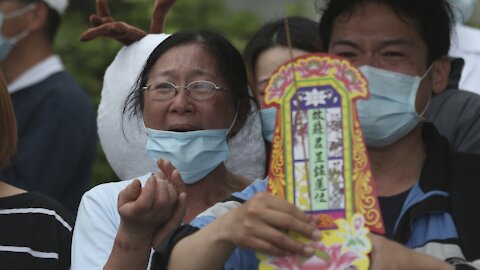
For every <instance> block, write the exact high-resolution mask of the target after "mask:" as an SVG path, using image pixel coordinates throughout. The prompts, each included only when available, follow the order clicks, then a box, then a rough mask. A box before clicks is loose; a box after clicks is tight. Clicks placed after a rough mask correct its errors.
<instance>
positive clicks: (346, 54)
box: [335, 51, 357, 59]
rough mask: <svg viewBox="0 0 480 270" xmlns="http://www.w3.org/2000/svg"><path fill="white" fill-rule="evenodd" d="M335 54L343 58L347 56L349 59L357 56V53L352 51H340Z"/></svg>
mask: <svg viewBox="0 0 480 270" xmlns="http://www.w3.org/2000/svg"><path fill="white" fill-rule="evenodd" d="M335 55H337V56H340V57H343V58H347V59H352V58H355V57H357V54H356V53H354V52H352V51H339V52H336V53H335Z"/></svg>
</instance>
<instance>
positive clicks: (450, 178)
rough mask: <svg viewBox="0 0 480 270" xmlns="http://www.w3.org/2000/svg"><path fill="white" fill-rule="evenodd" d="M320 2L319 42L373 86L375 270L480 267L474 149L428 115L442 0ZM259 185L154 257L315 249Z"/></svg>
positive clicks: (443, 33) (247, 261)
mask: <svg viewBox="0 0 480 270" xmlns="http://www.w3.org/2000/svg"><path fill="white" fill-rule="evenodd" d="M326 2H327V4H326V6H325V9H324V12H323V14H322V17H321V19H320V27H319V34H320V38H321V40H322V42H323V45H324V48H326V49H327V50H328V52H329V53H330V54H333V55H336V56H339V57H343V58H346V59H348V60H350V61H351V62H352V63H353V64H354V65H356V66H357V67H359V69H360V70H361V71H362V72H363V73H364V75H365V77H366V79H367V81H368V87H369V90H370V97H369V99H368V100H362V101H358V103H357V112H358V115H359V118H360V122H361V126H362V131H363V135H364V138H365V143H366V144H367V148H368V154H369V159H370V163H371V170H372V174H373V178H374V179H375V184H376V190H377V195H378V196H379V202H380V207H381V212H382V215H383V220H384V225H385V228H386V234H385V235H384V236H376V235H371V236H370V237H371V240H372V244H373V250H372V253H371V269H479V267H480V249H479V248H478V243H479V242H480V233H479V231H478V228H479V227H480V212H479V211H477V210H475V209H474V206H476V205H479V204H480V201H479V197H478V191H479V190H480V181H478V179H479V178H480V169H479V168H478V166H479V164H480V156H479V155H477V154H467V153H458V152H453V151H452V150H451V146H450V145H449V143H448V140H447V139H446V138H445V137H443V136H441V135H440V134H439V132H438V131H437V129H436V128H435V126H434V125H433V124H431V123H428V122H426V121H425V117H424V112H425V111H426V110H427V108H428V107H429V104H430V103H431V99H432V95H433V94H434V93H435V94H440V93H442V91H444V90H445V88H446V86H447V84H448V78H449V71H450V61H449V58H448V51H449V46H450V30H451V27H452V25H451V19H450V18H451V9H450V6H449V2H448V0H422V1H418V0H329V1H326ZM265 185H266V184H265V183H264V182H262V183H256V184H254V185H252V186H250V188H248V189H246V190H245V191H243V192H241V193H236V194H234V196H235V197H236V198H238V199H243V200H248V202H246V203H245V204H243V205H242V206H240V207H238V208H237V209H235V210H232V211H230V212H229V213H228V214H223V215H221V216H219V215H218V216H217V215H216V213H215V212H214V210H220V209H221V205H220V206H217V208H218V209H213V210H212V209H210V210H207V211H206V212H205V213H204V214H201V215H199V217H198V218H197V219H196V220H193V221H192V222H191V223H190V225H186V226H184V227H183V228H182V229H180V230H178V231H177V232H176V233H175V234H173V235H174V238H173V237H172V239H174V240H173V241H171V242H170V243H168V242H167V245H166V246H168V247H166V248H165V249H164V250H160V251H159V253H158V254H156V255H155V256H156V258H158V259H159V260H158V262H160V263H163V264H164V265H166V264H168V269H190V268H191V267H195V269H218V268H219V267H221V266H224V268H226V269H252V268H254V267H256V266H257V264H258V260H257V259H256V258H255V256H254V255H253V253H252V249H253V250H255V251H259V252H262V253H267V254H271V255H276V256H278V255H284V254H299V255H304V256H307V257H309V256H311V254H312V253H313V250H312V249H307V248H308V247H307V246H306V245H304V244H301V243H298V242H295V241H293V240H292V241H290V240H289V238H288V237H287V236H286V235H285V231H288V230H290V231H293V232H294V233H298V234H302V235H304V236H305V237H309V238H311V239H315V240H317V239H318V238H316V237H315V232H314V229H315V228H312V227H311V223H310V220H311V219H309V218H308V216H303V215H302V214H303V213H299V212H297V210H298V209H296V210H295V209H292V207H291V205H288V204H287V203H285V202H284V201H282V200H279V199H278V198H275V197H273V196H270V195H267V194H257V195H255V196H254V194H256V193H258V192H259V191H262V190H263V191H264V190H265ZM262 187H263V188H262ZM472 207H473V208H472ZM252 213H253V214H252ZM254 213H262V214H261V215H259V214H254ZM264 213H265V214H264ZM266 213H268V215H267V214H266ZM212 220H214V221H212ZM292 220H293V221H294V222H292ZM201 222H204V223H201ZM205 222H206V223H210V224H209V225H208V226H206V225H205ZM251 224H255V226H251ZM200 228H201V230H199V229H200ZM259 228H261V230H260V229H259ZM195 231H197V232H196V233H195V234H193V235H192V236H190V237H186V238H184V239H182V240H180V241H179V239H181V238H182V237H185V235H186V234H192V233H193V232H195ZM212 232H213V233H212ZM237 232H241V233H237ZM259 232H261V233H259ZM317 235H318V234H317ZM279 239H281V240H280V241H279ZM238 247H241V248H238ZM165 255H167V256H168V257H169V258H170V262H168V261H167V260H165V257H164V256H165ZM186 256H188V258H189V260H185V259H184V258H185V257H186ZM161 259H163V261H162V260H161ZM225 262H226V263H225ZM224 263H225V264H224ZM162 269H163V268H162Z"/></svg>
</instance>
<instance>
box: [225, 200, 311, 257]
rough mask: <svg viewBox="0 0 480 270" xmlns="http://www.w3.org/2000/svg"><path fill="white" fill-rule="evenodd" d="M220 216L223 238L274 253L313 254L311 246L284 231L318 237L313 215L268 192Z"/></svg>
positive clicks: (282, 254)
mask: <svg viewBox="0 0 480 270" xmlns="http://www.w3.org/2000/svg"><path fill="white" fill-rule="evenodd" d="M221 219H222V221H221V224H220V226H219V227H220V228H221V232H220V233H223V234H224V235H222V236H221V238H222V239H228V241H229V242H230V243H232V244H234V245H236V246H240V247H242V248H250V249H254V250H256V251H260V252H262V253H267V254H270V255H274V256H284V255H287V254H301V255H304V256H311V255H312V254H313V249H311V248H309V247H307V246H306V245H305V244H303V243H300V242H298V241H296V240H294V239H293V238H291V237H290V236H289V235H288V234H287V231H291V232H295V233H298V234H300V235H303V236H305V237H307V238H310V239H315V240H318V239H319V238H320V232H319V231H318V230H316V225H315V222H314V220H313V218H312V216H310V215H307V214H305V213H303V212H302V211H301V210H300V209H298V208H297V207H295V206H293V205H292V204H290V203H288V202H287V201H285V200H283V199H281V198H279V197H276V196H273V195H271V194H269V193H258V194H256V195H255V196H254V197H252V199H250V200H248V201H247V202H246V203H245V204H244V205H242V206H241V207H239V208H237V209H235V210H232V211H230V212H229V213H227V214H225V216H223V217H221Z"/></svg>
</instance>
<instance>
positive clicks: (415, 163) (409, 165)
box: [368, 125, 426, 196]
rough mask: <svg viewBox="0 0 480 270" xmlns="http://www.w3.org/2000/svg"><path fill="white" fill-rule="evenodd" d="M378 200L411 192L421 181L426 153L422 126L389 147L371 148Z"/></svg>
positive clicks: (370, 154) (369, 149)
mask: <svg viewBox="0 0 480 270" xmlns="http://www.w3.org/2000/svg"><path fill="white" fill-rule="evenodd" d="M368 155H369V158H370V163H371V168H372V173H373V177H374V179H375V184H376V189H377V195H378V196H392V195H396V194H399V193H401V192H403V191H405V190H407V189H409V188H411V187H412V186H413V185H414V184H415V183H416V182H417V181H418V180H419V179H420V175H421V172H422V167H423V163H424V161H425V157H426V152H425V146H424V143H423V140H422V136H421V125H419V126H417V127H416V128H415V129H414V130H413V131H412V132H410V133H409V134H407V135H406V136H405V137H403V138H401V139H400V140H398V141H397V142H395V143H393V144H391V145H389V146H386V147H378V148H376V147H368Z"/></svg>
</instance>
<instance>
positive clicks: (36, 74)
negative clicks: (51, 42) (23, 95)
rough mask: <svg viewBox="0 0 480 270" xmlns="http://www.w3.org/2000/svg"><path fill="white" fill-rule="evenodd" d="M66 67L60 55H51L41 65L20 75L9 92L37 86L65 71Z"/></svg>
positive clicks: (11, 85)
mask: <svg viewBox="0 0 480 270" xmlns="http://www.w3.org/2000/svg"><path fill="white" fill-rule="evenodd" d="M63 70H64V67H63V64H62V60H60V57H59V56H58V55H51V56H49V57H47V58H46V59H44V60H42V61H41V62H40V63H38V64H36V65H34V66H33V67H31V68H29V69H28V70H27V71H25V72H24V73H23V74H22V75H20V76H19V77H18V78H17V79H16V80H14V81H13V82H12V83H10V84H9V85H8V92H9V93H10V94H11V93H14V92H17V91H19V90H22V89H25V88H27V87H29V86H32V85H34V84H37V83H39V82H41V81H43V80H45V79H46V78H48V77H50V76H51V75H52V74H55V73H57V72H60V71H63Z"/></svg>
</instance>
